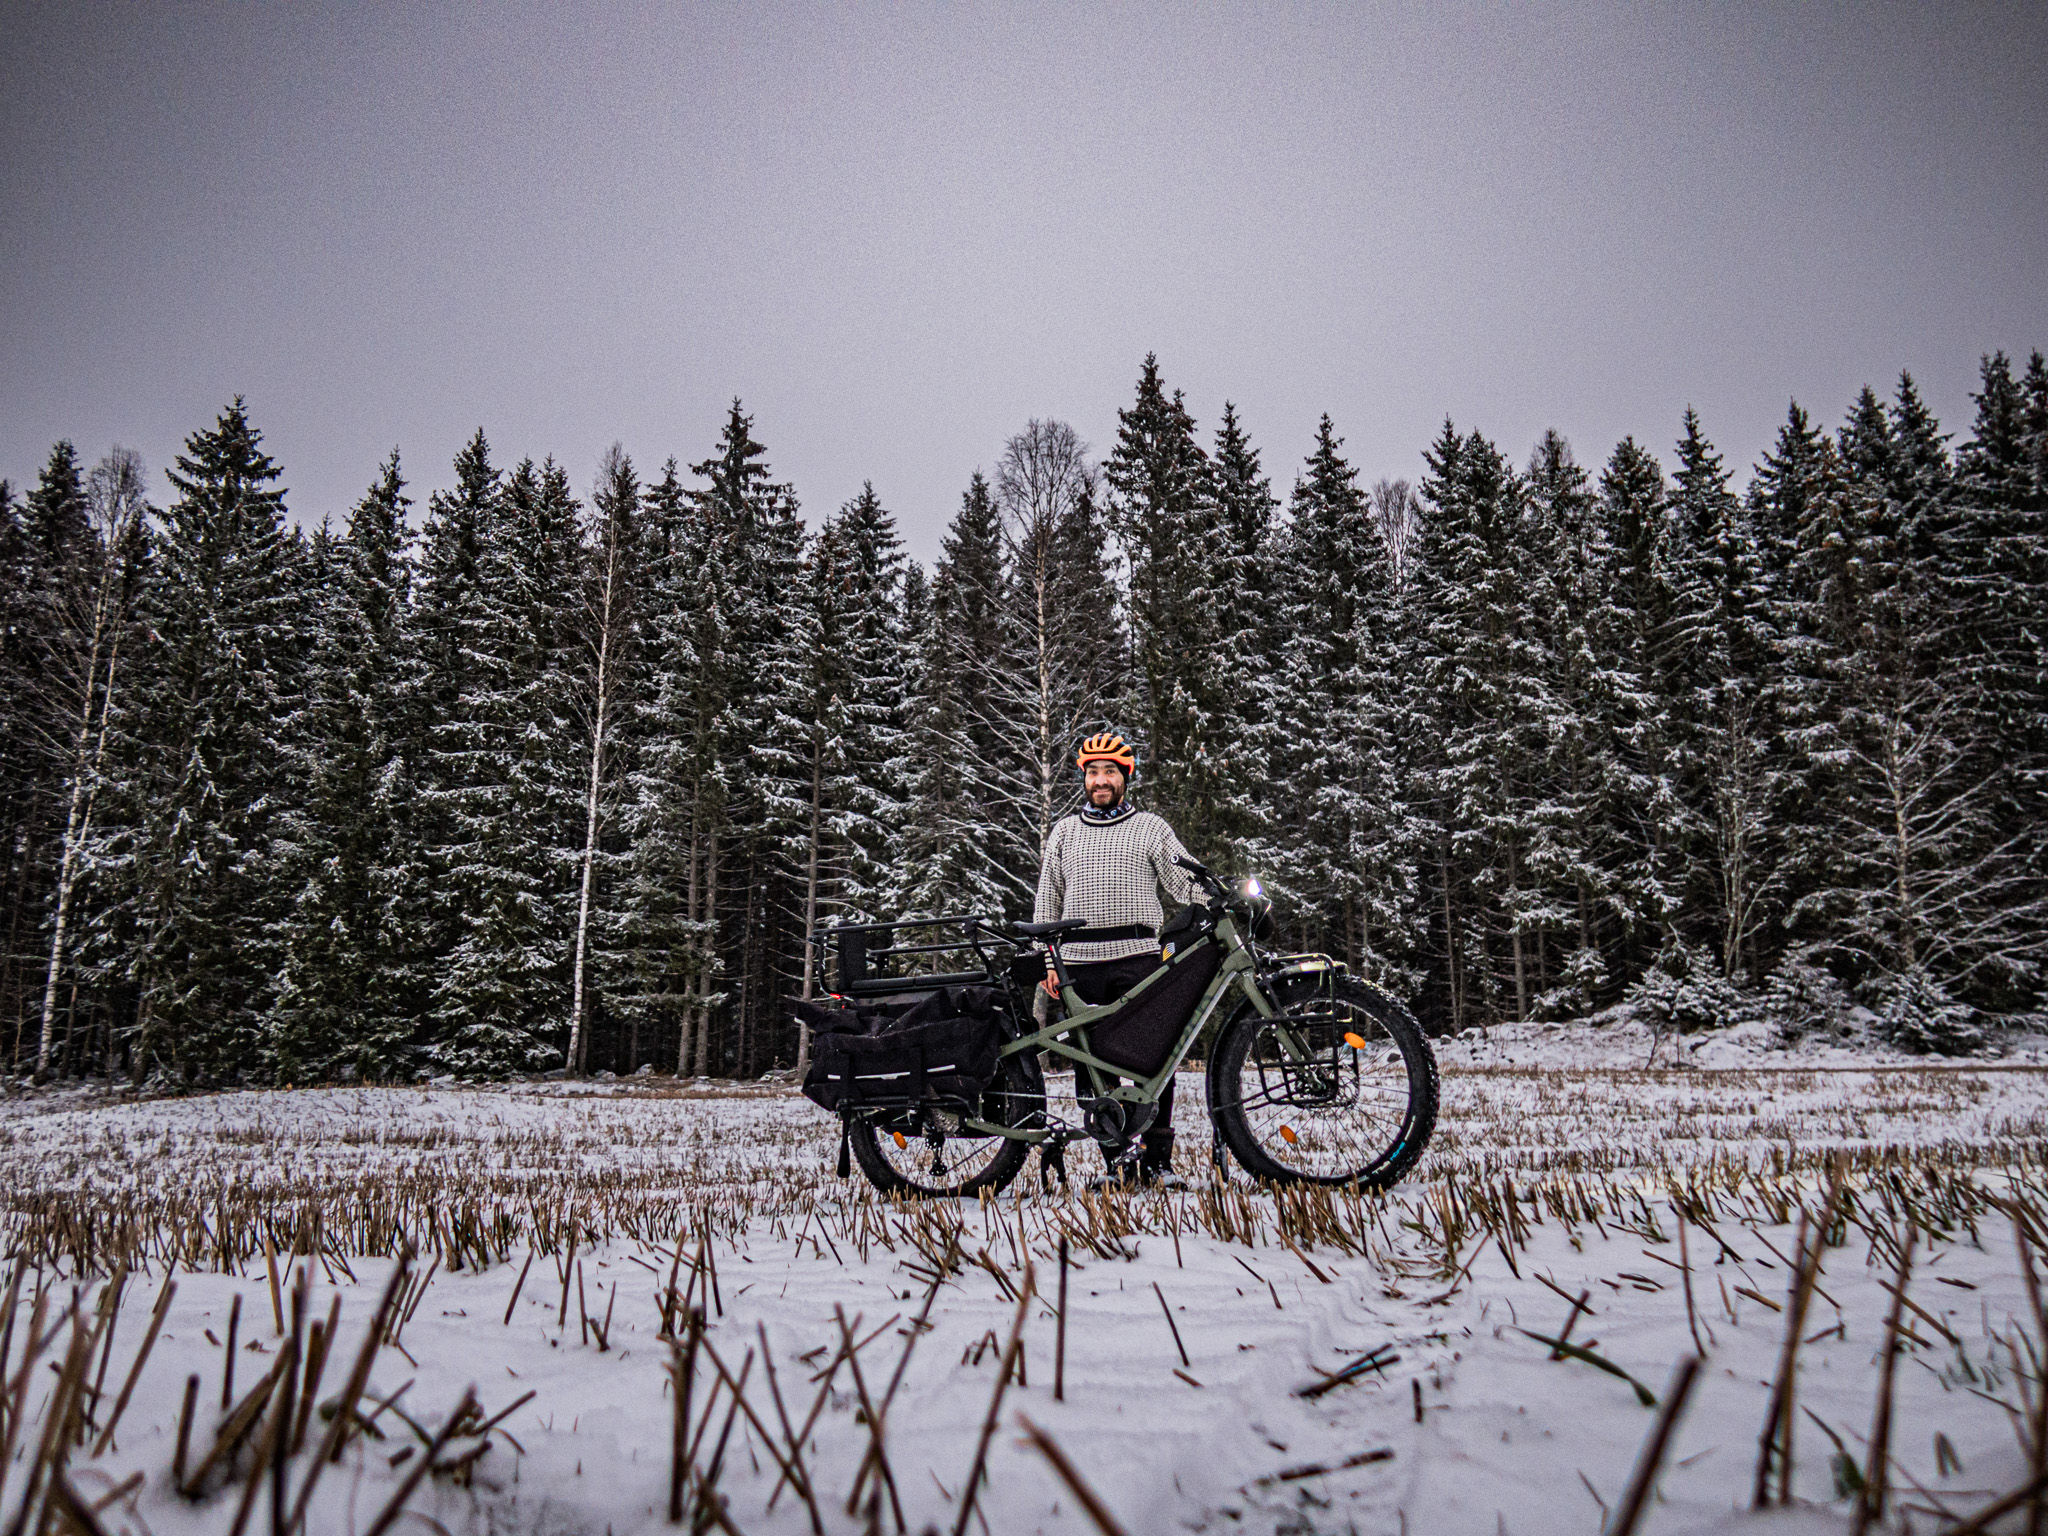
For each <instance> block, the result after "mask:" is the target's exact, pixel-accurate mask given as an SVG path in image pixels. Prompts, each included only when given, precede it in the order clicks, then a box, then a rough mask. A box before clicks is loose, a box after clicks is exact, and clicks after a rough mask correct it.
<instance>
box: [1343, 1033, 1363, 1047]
mask: <svg viewBox="0 0 2048 1536" xmlns="http://www.w3.org/2000/svg"><path fill="white" fill-rule="evenodd" d="M1344 1043H1345V1044H1346V1045H1348V1046H1350V1047H1351V1049H1353V1050H1354V1051H1362V1050H1364V1049H1365V1036H1363V1035H1354V1034H1353V1033H1351V1031H1350V1030H1348V1029H1347V1030H1345V1031H1344Z"/></svg>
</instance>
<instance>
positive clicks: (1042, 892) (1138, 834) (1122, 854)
mask: <svg viewBox="0 0 2048 1536" xmlns="http://www.w3.org/2000/svg"><path fill="white" fill-rule="evenodd" d="M1074 763H1075V766H1076V767H1077V768H1079V769H1080V771H1081V775H1082V780H1081V783H1082V794H1083V803H1082V806H1081V809H1080V810H1079V811H1078V812H1076V813H1075V814H1074V815H1072V816H1064V817H1062V818H1061V819H1060V820H1059V821H1057V822H1055V823H1053V829H1052V835H1051V836H1050V837H1048V838H1047V839H1046V841H1045V854H1044V859H1043V862H1042V863H1041V864H1040V866H1039V872H1038V901H1037V905H1036V907H1035V909H1034V910H1033V912H1032V914H1031V916H1032V921H1034V922H1040V923H1049V922H1057V921H1059V920H1060V919H1062V918H1069V917H1078V918H1082V919H1085V920H1086V922H1087V924H1088V926H1089V927H1090V928H1120V929H1128V930H1131V937H1128V938H1119V939H1107V940H1102V941H1099V942H1094V943H1086V944H1063V945H1061V946H1060V953H1061V955H1062V956H1063V957H1064V958H1065V960H1066V962H1067V975H1068V977H1069V978H1070V979H1071V980H1072V982H1073V984H1074V990H1075V991H1076V992H1078V993H1079V994H1080V995H1081V1000H1082V1001H1083V1002H1085V1003H1089V1004H1095V1003H1106V1002H1108V1001H1110V1000H1111V999H1112V998H1116V997H1121V996H1122V995H1123V994H1124V993H1126V992H1128V991H1130V989H1131V988H1132V987H1134V986H1136V985H1137V984H1138V983H1139V982H1140V981H1142V980H1143V979H1144V978H1145V977H1147V976H1149V975H1150V974H1151V973H1152V972H1153V971H1154V970H1155V969H1156V968H1157V967H1158V965H1159V938H1158V935H1159V930H1160V927H1161V926H1162V924H1164V922H1165V920H1166V911H1165V908H1164V907H1163V906H1162V905H1161V903H1160V900H1159V891H1160V887H1162V886H1163V887H1165V889H1166V893H1167V894H1168V895H1169V896H1171V897H1172V898H1173V901H1174V904H1175V905H1176V906H1185V905H1186V904H1187V903H1189V902H1191V901H1194V900H1196V899H1198V898H1197V894H1196V891H1195V886H1194V882H1193V881H1191V880H1190V879H1189V878H1188V873H1187V871H1186V870H1184V869H1182V868H1181V867H1180V865H1178V864H1176V863H1175V862H1174V860H1175V859H1184V858H1186V857H1187V849H1185V848H1183V847H1182V846H1181V842H1180V839H1179V838H1177V837H1175V836H1174V835H1173V828H1171V827H1169V826H1168V825H1167V824H1166V822H1165V821H1164V820H1163V819H1161V818H1160V817H1158V816H1155V815H1153V814H1152V813H1151V812H1150V811H1141V810H1138V809H1137V808H1136V807H1135V806H1133V805H1131V803H1130V802H1129V801H1128V800H1127V799H1126V798H1125V795H1126V793H1127V792H1128V790H1129V788H1130V784H1131V780H1132V779H1133V778H1135V777H1136V776H1137V770H1138V757H1137V754H1136V753H1135V752H1133V751H1132V750H1131V749H1130V747H1128V746H1127V745H1125V743H1124V739H1123V738H1122V737H1121V736H1117V735H1113V734H1110V733H1107V732H1105V733H1103V734H1102V735H1099V736H1090V737H1089V738H1088V739H1087V740H1086V741H1084V742H1082V743H1081V750H1080V751H1079V752H1078V753H1077V754H1076V755H1075V758H1074ZM1045 990H1046V991H1047V992H1048V993H1050V994H1052V995H1053V996H1054V997H1057V996H1058V993H1059V983H1058V981H1057V980H1056V979H1055V978H1054V975H1053V969H1052V957H1051V956H1050V955H1048V956H1047V957H1046V962H1045ZM1172 1166H1173V1084H1172V1083H1170V1082H1169V1083H1168V1084H1167V1085H1166V1091H1165V1092H1164V1093H1163V1094H1161V1095H1160V1099H1159V1118H1158V1119H1156V1120H1154V1121H1153V1122H1152V1125H1151V1127H1150V1128H1149V1129H1148V1130H1147V1131H1146V1132H1145V1135H1144V1140H1143V1144H1142V1148H1141V1151H1140V1154H1139V1160H1138V1176H1139V1177H1140V1178H1141V1179H1144V1180H1145V1181H1147V1182H1148V1183H1149V1182H1151V1181H1153V1180H1155V1179H1157V1178H1159V1177H1160V1176H1161V1175H1162V1174H1165V1173H1167V1172H1168V1171H1169V1170H1170V1169H1171V1168H1172Z"/></svg>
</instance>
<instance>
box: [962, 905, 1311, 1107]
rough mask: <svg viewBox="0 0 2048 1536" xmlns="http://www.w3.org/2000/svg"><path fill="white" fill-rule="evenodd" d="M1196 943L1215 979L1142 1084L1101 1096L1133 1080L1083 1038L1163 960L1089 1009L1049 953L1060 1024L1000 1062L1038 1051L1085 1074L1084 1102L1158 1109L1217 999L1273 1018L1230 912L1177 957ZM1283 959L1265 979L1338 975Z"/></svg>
mask: <svg viewBox="0 0 2048 1536" xmlns="http://www.w3.org/2000/svg"><path fill="white" fill-rule="evenodd" d="M1056 942H1057V941H1055V944H1056ZM1203 944H1214V945H1215V946H1216V947H1217V948H1218V949H1220V950H1221V951H1222V952H1223V959H1222V961H1221V962H1220V963H1219V964H1218V965H1217V967H1216V974H1215V976H1214V977H1213V978H1212V979H1211V980H1210V982H1209V987H1208V990H1207V991H1205V992H1203V994H1202V998H1201V1001H1200V1002H1199V1003H1197V1004H1196V1005H1195V1009H1194V1012H1192V1013H1191V1014H1189V1015H1188V1021H1187V1023H1186V1024H1185V1025H1183V1026H1182V1028H1181V1032H1180V1038H1179V1039H1178V1040H1176V1041H1175V1042H1174V1047H1173V1049H1172V1050H1171V1051H1169V1052H1168V1053H1167V1057H1166V1063H1165V1065H1164V1066H1162V1067H1161V1068H1160V1069H1159V1070H1158V1071H1157V1072H1155V1073H1154V1074H1153V1075H1152V1076H1150V1077H1148V1078H1141V1079H1138V1080H1137V1081H1134V1082H1129V1083H1122V1084H1121V1085H1120V1086H1118V1087H1116V1088H1114V1089H1111V1090H1109V1091H1108V1092H1107V1093H1104V1092H1103V1082H1104V1080H1105V1079H1109V1080H1118V1079H1122V1078H1127V1077H1132V1076H1133V1073H1132V1072H1131V1070H1130V1069H1129V1068H1128V1067H1119V1066H1117V1065H1115V1064H1114V1063H1112V1062H1107V1061H1104V1060H1103V1059H1102V1058H1101V1057H1099V1056H1096V1055H1095V1054H1093V1053H1092V1052H1091V1051H1090V1050H1089V1049H1088V1044H1089V1031H1090V1029H1091V1028H1092V1027H1093V1026H1095V1025H1097V1024H1101V1023H1103V1022H1104V1021H1105V1020H1109V1019H1113V1018H1115V1017H1116V1016H1117V1015H1118V1014H1119V1013H1121V1012H1122V1011H1123V1010H1124V1009H1125V1008H1128V1007H1129V1006H1131V1005H1132V1004H1133V1003H1135V1002H1137V1001H1138V1000H1139V999H1140V998H1142V997H1143V996H1144V995H1145V994H1146V993H1147V992H1148V991H1150V990H1151V989H1152V988H1153V986H1155V985H1156V984H1157V983H1158V982H1159V980H1160V978H1161V977H1163V976H1165V975H1166V974H1167V973H1168V972H1169V971H1170V970H1171V969H1172V968H1173V962H1165V961H1162V962H1161V963H1160V965H1159V967H1158V969H1156V970H1154V971H1153V972H1152V974H1151V975H1149V976H1147V977H1146V978H1145V979H1144V980H1143V981H1141V982H1139V983H1138V984H1137V985H1136V986H1135V987H1133V988H1131V990H1130V991H1128V992H1126V993H1124V994H1123V996H1121V997H1118V998H1114V999H1112V1000H1111V1001H1109V1002H1106V1003H1098V1004H1095V1005H1093V1006H1090V1005H1089V1004H1087V1003H1084V1002H1082V1001H1081V996H1080V994H1079V993H1078V992H1076V991H1075V990H1074V985H1073V982H1072V981H1071V980H1069V979H1068V977H1067V974H1066V964H1065V962H1064V961H1063V960H1062V959H1060V958H1059V957H1058V952H1057V949H1056V948H1054V949H1052V950H1049V951H1048V953H1049V954H1051V955H1052V956H1053V959H1054V968H1055V970H1056V972H1057V974H1058V977H1059V981H1060V1001H1061V1002H1062V1003H1063V1004H1064V1005H1065V1007H1066V1010H1067V1014H1066V1017H1065V1018H1063V1019H1061V1020H1059V1021H1058V1022H1056V1023H1053V1024H1049V1025H1047V1026H1046V1027H1045V1028H1044V1029H1041V1030H1038V1031H1036V1032H1035V1033H1032V1034H1028V1035H1023V1036H1021V1037H1019V1038H1018V1039H1015V1040H1011V1041H1009V1042H1007V1043H1006V1044H1005V1045H1004V1046H1003V1047H1002V1052H1001V1054H1002V1055H1004V1056H1016V1055H1019V1054H1020V1053H1022V1052H1024V1051H1038V1050H1043V1051H1045V1052H1047V1053H1049V1054H1050V1055H1053V1056H1057V1057H1060V1058H1062V1059H1063V1060H1066V1061H1071V1062H1072V1063H1074V1069H1075V1072H1076V1073H1077V1074H1078V1073H1081V1072H1086V1073H1087V1074H1088V1083H1089V1086H1090V1087H1091V1088H1093V1089H1094V1090H1095V1093H1094V1094H1092V1095H1088V1097H1099V1098H1109V1099H1114V1100H1116V1101H1117V1102H1119V1103H1123V1104H1139V1105H1143V1104H1157V1103H1158V1102H1159V1096H1160V1095H1161V1094H1162V1093H1164V1092H1165V1091H1166V1085H1167V1084H1168V1083H1170V1082H1172V1081H1173V1074H1174V1073H1175V1072H1177V1071H1179V1070H1180V1064H1181V1063H1182V1062H1183V1061H1185V1060H1186V1059H1187V1054H1188V1051H1189V1050H1190V1049H1191V1048H1192V1047H1193V1045H1194V1043H1195V1040H1196V1038H1197V1037H1198V1036H1199V1035H1200V1034H1201V1033H1202V1030H1203V1027H1204V1026H1205V1025H1207V1024H1208V1022H1209V1020H1210V1018H1211V1017H1212V1016H1214V1014H1215V1013H1216V1010H1217V1009H1218V1008H1219V1007H1220V1006H1221V1005H1222V1003H1223V1000H1224V998H1225V997H1227V996H1228V995H1229V994H1230V993H1231V992H1233V991H1237V992H1242V993H1243V994H1244V996H1245V998H1246V999H1247V1000H1248V1001H1249V1002H1250V1003H1251V1005H1252V1007H1254V1008H1256V1009H1257V1010H1258V1011H1259V1013H1260V1015H1261V1016H1262V1017H1264V1018H1269V1019H1270V1018H1274V1017H1276V1011H1275V1009H1274V1007H1273V1004H1272V1003H1271V1001H1269V1000H1268V998H1267V997H1266V994H1265V992H1264V990H1263V989H1262V988H1261V987H1260V985H1259V981H1258V975H1257V970H1256V968H1255V967H1254V965H1253V963H1252V956H1251V952H1250V950H1248V949H1247V948H1246V947H1245V945H1244V943H1243V942H1242V941H1241V940H1240V939H1239V938H1238V935H1237V924H1236V922H1235V920H1234V919H1233V918H1232V917H1231V916H1230V914H1229V913H1227V912H1226V913H1225V914H1224V915H1223V916H1221V917H1219V918H1218V919H1217V921H1216V927H1215V929H1214V930H1213V931H1212V932H1211V933H1209V934H1206V935H1204V936H1203V937H1202V938H1200V939H1198V940H1196V942H1195V943H1194V944H1191V945H1189V946H1188V948H1187V949H1185V950H1184V951H1182V954H1183V955H1184V956H1185V955H1192V954H1193V953H1194V952H1195V951H1196V950H1197V949H1199V948H1200V947H1201V946H1202V945H1203ZM1288 958H1289V959H1290V960H1292V961H1294V962H1295V963H1293V964H1290V965H1285V966H1282V967H1280V968H1279V969H1277V970H1275V971H1273V972H1272V973H1270V975H1269V976H1268V978H1267V979H1268V980H1274V979H1277V978H1279V977H1282V976H1290V975H1296V974H1305V973H1309V972H1314V971H1330V970H1336V969H1338V967H1337V965H1336V963H1335V962H1334V961H1332V960H1330V959H1329V958H1328V957H1326V956H1323V955H1303V956H1289V957H1288ZM1076 1037H1078V1038H1076ZM1280 1043H1281V1049H1282V1050H1284V1051H1285V1052H1286V1053H1287V1055H1288V1056H1289V1057H1292V1058H1294V1059H1296V1060H1300V1059H1302V1058H1303V1057H1305V1055H1306V1054H1307V1053H1306V1051H1305V1050H1304V1048H1303V1047H1302V1044H1301V1042H1300V1041H1299V1040H1297V1039H1295V1038H1294V1037H1293V1035H1292V1032H1290V1031H1283V1033H1282V1035H1281V1041H1280ZM960 1125H961V1129H962V1130H970V1131H974V1132H977V1133H979V1134H981V1135H986V1136H1004V1137H1007V1138H1009V1139H1010V1140H1011V1141H1027V1142H1034V1143H1036V1142H1041V1141H1046V1140H1048V1139H1050V1138H1052V1137H1054V1136H1066V1135H1071V1134H1072V1132H1071V1131H1070V1130H1068V1129H1066V1128H1063V1127H1053V1126H1044V1127H1038V1128H1034V1129H1030V1130H1024V1129H1019V1128H1018V1127H1016V1126H1009V1125H997V1124H995V1123H993V1122H992V1121H988V1120H979V1119H963V1120H962V1121H961V1122H960Z"/></svg>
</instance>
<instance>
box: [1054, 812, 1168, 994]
mask: <svg viewBox="0 0 2048 1536" xmlns="http://www.w3.org/2000/svg"><path fill="white" fill-rule="evenodd" d="M1187 852H1188V851H1187V849H1185V848H1183V847H1182V846H1181V842H1180V839H1179V838H1177V837H1175V836H1174V835H1173V828H1171V827H1169V826H1168V825H1167V824H1166V822H1165V821H1164V820H1163V819H1161V818H1160V817H1158V816H1154V815H1153V814H1152V813H1151V812H1150V811H1134V812H1132V813H1131V814H1130V815H1128V816H1124V817H1120V818H1119V819H1118V820H1116V821H1110V822H1094V821H1090V820H1088V819H1087V818H1086V817H1084V816H1081V815H1079V814H1078V813H1077V814H1075V815H1072V816H1064V817H1061V818H1060V820H1058V821H1056V822H1054V823H1053V828H1052V835H1051V836H1050V837H1048V838H1047V839H1046V840H1045V854H1044V859H1043V862H1041V863H1040V865H1039V869H1038V901H1037V904H1036V906H1035V907H1034V909H1033V911H1032V914H1031V920H1032V921H1033V922H1036V923H1050V922H1055V921H1057V920H1058V919H1060V918H1063V917H1079V918H1085V919H1086V920H1087V922H1088V926H1089V927H1090V928H1124V927H1128V926H1130V925H1131V924H1134V923H1142V924H1143V925H1145V926H1146V927H1148V928H1150V929H1151V930H1152V931H1153V933H1155V934H1156V933H1158V932H1159V929H1160V925H1161V924H1163V923H1164V922H1165V921H1166V909H1165V908H1164V907H1163V906H1162V905H1161V904H1160V900H1159V889H1160V887H1161V886H1164V887H1165V888H1166V893H1167V895H1169V896H1171V897H1172V898H1173V901H1174V905H1175V906H1176V907H1179V906H1185V905H1186V904H1187V903H1188V902H1191V901H1193V900H1195V899H1196V893H1195V885H1194V882H1193V881H1192V880H1190V879H1189V878H1188V872H1187V871H1186V870H1184V869H1182V868H1181V867H1180V866H1179V865H1178V864H1176V863H1174V862H1173V861H1174V860H1175V859H1176V858H1186V857H1187ZM1158 949H1159V941H1158V939H1156V938H1152V939H1115V940H1111V941H1110V942H1108V943H1104V944H1066V945H1062V946H1061V947H1060V953H1061V954H1063V955H1065V956H1066V957H1067V959H1069V960H1071V961H1074V962H1075V963H1077V964H1088V963H1091V962H1093V961H1097V960H1117V959H1121V958H1122V957H1123V956H1125V955H1138V954H1143V953H1145V952H1146V951H1147V950H1151V951H1153V952H1154V953H1156V952H1157V951H1158Z"/></svg>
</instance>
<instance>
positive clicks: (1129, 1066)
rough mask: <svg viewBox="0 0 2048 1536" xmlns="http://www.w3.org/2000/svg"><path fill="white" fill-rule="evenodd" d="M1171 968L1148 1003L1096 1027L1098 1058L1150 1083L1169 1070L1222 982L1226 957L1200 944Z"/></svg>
mask: <svg viewBox="0 0 2048 1536" xmlns="http://www.w3.org/2000/svg"><path fill="white" fill-rule="evenodd" d="M1170 963H1171V967H1172V968H1171V969H1170V970H1169V971H1168V972H1167V974H1166V975H1164V976H1161V977H1160V978H1159V979H1158V980H1156V981H1154V982H1153V983H1152V986H1151V989H1150V990H1149V991H1147V992H1146V993H1145V995H1144V996H1143V997H1140V998H1136V999H1134V1000H1133V1001H1132V1002H1131V1003H1129V1004H1128V1005H1127V1006H1126V1007H1125V1008H1124V1011H1123V1012H1122V1013H1119V1014H1115V1015H1113V1016H1112V1017H1110V1018H1107V1019H1104V1020H1103V1021H1102V1022H1101V1023H1100V1024H1098V1025H1096V1026H1095V1028H1094V1029H1093V1030H1092V1031H1091V1037H1092V1046H1093V1054H1094V1055H1096V1056H1099V1057H1101V1058H1102V1059H1103V1060H1104V1061H1106V1062H1109V1063H1111V1064H1112V1065H1114V1066H1119V1067H1122V1068H1123V1069H1124V1070H1125V1071H1127V1072H1131V1073H1134V1074H1136V1075H1138V1076H1140V1077H1150V1076H1151V1075H1152V1074H1153V1073H1155V1072H1157V1071H1158V1070H1159V1069H1160V1068H1161V1067H1163V1066H1165V1065H1166V1055H1167V1052H1168V1051H1170V1050H1172V1049H1173V1042H1174V1041H1176V1040H1178V1039H1179V1038H1180V1032H1181V1031H1182V1030H1183V1029H1184V1028H1186V1027H1187V1022H1188V1016H1189V1015H1190V1014H1192V1013H1193V1012H1194V1011H1195V1004H1197V1003H1199V1002H1200V1001H1201V1000H1202V994H1203V993H1204V992H1205V991H1207V990H1208V987H1209V983H1210V982H1212V981H1214V980H1215V979H1216V968H1217V967H1218V966H1219V965H1221V964H1222V963H1223V957H1222V956H1221V955H1220V954H1218V953H1217V951H1216V945H1215V943H1214V942H1213V941H1211V942H1209V943H1206V944H1205V943H1200V942H1197V943H1196V944H1194V945H1193V946H1192V947H1183V948H1182V949H1181V950H1180V952H1179V953H1178V954H1177V955H1176V956H1175V957H1174V959H1173V960H1172V961H1171V962H1170Z"/></svg>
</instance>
